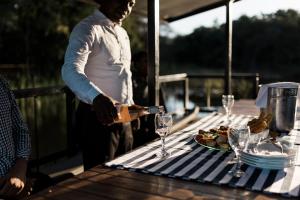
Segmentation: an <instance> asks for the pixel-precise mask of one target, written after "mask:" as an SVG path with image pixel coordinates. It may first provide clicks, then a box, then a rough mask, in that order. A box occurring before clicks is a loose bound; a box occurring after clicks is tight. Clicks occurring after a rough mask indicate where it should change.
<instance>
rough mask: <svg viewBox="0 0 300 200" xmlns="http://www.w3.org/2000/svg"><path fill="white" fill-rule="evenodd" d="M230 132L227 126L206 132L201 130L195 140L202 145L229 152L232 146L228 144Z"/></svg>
mask: <svg viewBox="0 0 300 200" xmlns="http://www.w3.org/2000/svg"><path fill="white" fill-rule="evenodd" d="M229 130H230V129H229V128H228V127H225V126H220V127H219V128H213V129H210V130H209V131H204V130H201V129H200V130H199V131H198V135H196V137H195V139H196V140H197V142H198V143H200V144H203V145H206V146H209V147H214V148H219V149H221V150H224V151H227V150H229V149H230V146H229V144H228V138H227V133H228V131H229Z"/></svg>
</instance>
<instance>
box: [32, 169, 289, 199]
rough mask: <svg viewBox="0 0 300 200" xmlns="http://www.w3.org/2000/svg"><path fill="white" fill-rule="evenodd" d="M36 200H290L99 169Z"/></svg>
mask: <svg viewBox="0 0 300 200" xmlns="http://www.w3.org/2000/svg"><path fill="white" fill-rule="evenodd" d="M29 199H32V200H44V199H45V200H46V199H53V200H54V199H57V200H60V199H61V200H68V199H70V200H80V199H82V200H94V199H95V200H96V199H148V200H150V199H153V200H156V199H157V200H159V199H241V200H242V199H256V200H271V199H287V198H284V197H281V196H279V195H265V194H261V193H256V192H251V191H247V190H242V189H237V188H229V187H224V186H222V187H220V186H217V185H212V184H202V183H195V182H190V181H183V180H177V179H173V178H167V177H161V176H153V175H148V174H141V173H136V172H130V171H126V170H118V169H111V168H107V167H103V166H98V167H95V168H93V169H91V170H89V171H86V172H84V173H82V174H80V175H78V176H75V177H74V178H70V179H68V180H66V181H64V182H62V183H59V184H58V185H55V186H53V187H50V188H48V189H46V190H44V191H42V192H40V193H38V194H36V195H34V196H32V197H30V198H29Z"/></svg>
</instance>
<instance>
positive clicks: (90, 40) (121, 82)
mask: <svg viewBox="0 0 300 200" xmlns="http://www.w3.org/2000/svg"><path fill="white" fill-rule="evenodd" d="M130 62H131V52H130V43H129V38H128V35H127V32H126V31H125V30H124V29H123V28H122V27H121V26H120V25H118V24H115V23H113V22H112V21H110V20H109V19H108V18H107V17H106V16H104V15H103V14H102V13H101V12H100V11H99V10H96V11H95V12H94V13H93V14H92V15H90V16H88V17H87V18H85V19H83V20H82V21H81V22H80V23H79V24H77V25H76V26H75V28H74V29H73V31H72V33H71V36H70V39H69V45H68V48H67V51H66V54H65V63H64V65H63V67H62V78H63V80H64V81H65V83H66V84H67V85H68V86H69V87H70V89H71V90H72V91H73V92H74V93H75V94H76V96H77V97H78V98H79V99H80V100H81V101H83V102H85V103H88V104H92V102H93V99H94V98H95V97H96V96H97V95H98V94H100V93H104V94H106V95H108V96H110V97H112V98H113V99H115V100H117V101H119V102H120V103H125V104H133V98H132V81H131V71H130Z"/></svg>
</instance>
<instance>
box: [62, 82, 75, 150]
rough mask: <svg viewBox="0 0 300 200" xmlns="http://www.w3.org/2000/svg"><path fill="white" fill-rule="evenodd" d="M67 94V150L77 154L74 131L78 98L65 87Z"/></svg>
mask: <svg viewBox="0 0 300 200" xmlns="http://www.w3.org/2000/svg"><path fill="white" fill-rule="evenodd" d="M64 90H65V93H66V115H67V119H66V120H67V149H68V152H69V154H72V153H75V152H76V150H77V146H76V138H75V134H74V133H73V131H74V128H73V127H74V122H75V110H76V98H75V95H74V93H73V92H72V91H71V90H70V89H69V88H68V87H64Z"/></svg>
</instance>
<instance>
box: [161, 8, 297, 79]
mask: <svg viewBox="0 0 300 200" xmlns="http://www.w3.org/2000/svg"><path fill="white" fill-rule="evenodd" d="M224 27H225V25H224V24H223V25H221V26H214V27H211V28H206V27H199V28H197V29H195V30H194V32H193V33H191V34H189V35H186V36H177V37H175V38H173V39H170V38H166V37H161V48H160V49H161V66H162V67H165V69H162V71H164V72H165V73H168V72H167V70H168V69H170V67H169V66H177V70H179V71H180V69H181V68H182V67H181V66H186V65H189V66H190V68H185V70H186V71H194V72H196V73H197V71H198V73H199V72H201V71H203V70H204V69H207V70H212V69H213V70H220V69H224V66H226V38H225V31H224V30H225V29H224ZM299 33H300V14H299V13H298V12H297V11H295V10H286V11H284V10H279V11H277V12H276V13H274V14H268V15H262V16H260V17H257V16H255V17H247V16H241V17H240V18H239V19H238V20H236V21H234V23H233V72H253V73H254V72H255V73H256V72H258V73H260V75H261V76H262V77H263V78H273V79H274V78H276V79H277V81H283V80H289V81H292V80H293V81H300V80H299V78H298V77H299V72H297V68H298V67H299V66H300V34H299ZM172 69H174V67H173V68H172ZM286 69H289V70H286ZM288 71H290V72H291V73H289V72H288ZM172 72H173V73H174V72H176V71H172ZM295 72H296V73H295Z"/></svg>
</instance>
